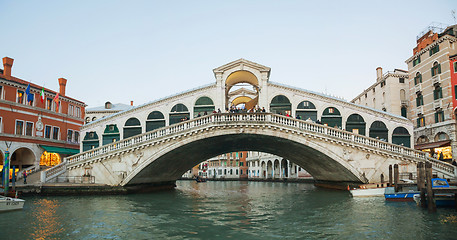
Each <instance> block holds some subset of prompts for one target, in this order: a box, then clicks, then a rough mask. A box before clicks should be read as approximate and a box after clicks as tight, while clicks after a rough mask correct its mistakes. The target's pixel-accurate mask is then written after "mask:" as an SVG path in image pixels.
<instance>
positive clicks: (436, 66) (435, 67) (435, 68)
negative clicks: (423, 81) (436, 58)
mask: <svg viewBox="0 0 457 240" xmlns="http://www.w3.org/2000/svg"><path fill="white" fill-rule="evenodd" d="M431 72H432V77H433V76H436V75H438V74H440V73H441V64H439V63H438V62H434V63H433V67H432V69H431Z"/></svg>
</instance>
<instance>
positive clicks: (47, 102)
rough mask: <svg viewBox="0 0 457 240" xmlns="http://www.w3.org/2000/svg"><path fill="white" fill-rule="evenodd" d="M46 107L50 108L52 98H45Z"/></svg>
mask: <svg viewBox="0 0 457 240" xmlns="http://www.w3.org/2000/svg"><path fill="white" fill-rule="evenodd" d="M46 109H47V110H52V98H46Z"/></svg>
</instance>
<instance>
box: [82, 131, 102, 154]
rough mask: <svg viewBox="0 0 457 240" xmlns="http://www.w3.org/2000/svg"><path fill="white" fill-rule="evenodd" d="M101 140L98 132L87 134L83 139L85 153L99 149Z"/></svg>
mask: <svg viewBox="0 0 457 240" xmlns="http://www.w3.org/2000/svg"><path fill="white" fill-rule="evenodd" d="M98 146H99V140H98V135H97V133H96V132H87V133H86V136H84V139H83V152H84V151H87V150H89V149H93V148H98Z"/></svg>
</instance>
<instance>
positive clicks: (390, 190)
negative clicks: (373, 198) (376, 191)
mask: <svg viewBox="0 0 457 240" xmlns="http://www.w3.org/2000/svg"><path fill="white" fill-rule="evenodd" d="M419 193H420V192H419V191H417V186H416V185H409V186H401V187H400V189H399V191H398V192H395V187H387V188H386V190H385V192H384V197H385V198H386V201H394V202H413V201H414V199H413V197H414V194H419Z"/></svg>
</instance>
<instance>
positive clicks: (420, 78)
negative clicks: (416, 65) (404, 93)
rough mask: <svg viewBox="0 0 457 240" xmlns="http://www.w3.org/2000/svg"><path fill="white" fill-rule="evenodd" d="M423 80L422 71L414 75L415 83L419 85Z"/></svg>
mask: <svg viewBox="0 0 457 240" xmlns="http://www.w3.org/2000/svg"><path fill="white" fill-rule="evenodd" d="M421 82H422V75H421V74H420V72H417V73H416V76H415V77H414V85H417V84H419V83H421Z"/></svg>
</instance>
